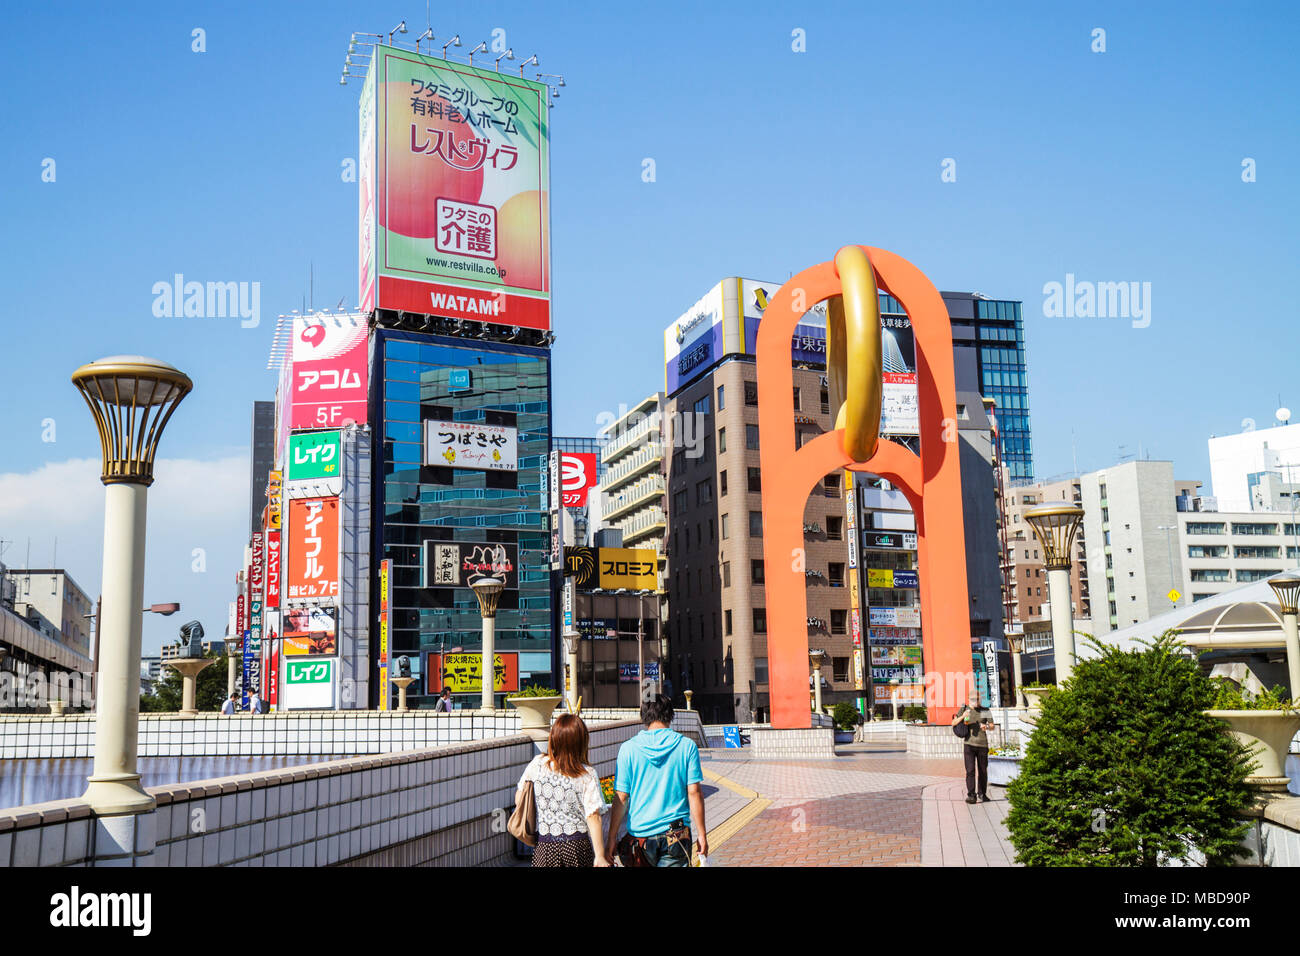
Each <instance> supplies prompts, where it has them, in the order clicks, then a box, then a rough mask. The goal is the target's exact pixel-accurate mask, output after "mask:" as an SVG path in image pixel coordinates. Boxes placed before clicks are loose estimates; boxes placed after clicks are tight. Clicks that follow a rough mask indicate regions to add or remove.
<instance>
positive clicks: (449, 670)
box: [426, 652, 519, 694]
mask: <svg viewBox="0 0 1300 956" xmlns="http://www.w3.org/2000/svg"><path fill="white" fill-rule="evenodd" d="M493 665H494V669H493V683H492V686H493V689H494V690H496V691H498V692H500V691H506V692H510V691H516V690H518V689H519V655H518V654H517V653H511V652H506V653H497V654H494V655H493ZM426 683H427V688H426V689H427V692H428V693H430V694H441V693H442V689H443V688H444V687H449V688H451V692H452V693H453V694H473V693H476V692H478V691H481V690H482V689H483V655H482V654H481V653H479V654H430V655H429V666H428V670H427V677H426Z"/></svg>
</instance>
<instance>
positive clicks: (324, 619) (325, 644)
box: [280, 607, 339, 657]
mask: <svg viewBox="0 0 1300 956" xmlns="http://www.w3.org/2000/svg"><path fill="white" fill-rule="evenodd" d="M280 641H281V645H280V646H281V649H282V650H283V652H284V656H285V657H328V656H333V655H335V654H337V653H338V650H339V646H338V632H337V622H336V618H335V612H334V608H332V607H295V608H287V609H286V610H284V611H283V612H281V615H280Z"/></svg>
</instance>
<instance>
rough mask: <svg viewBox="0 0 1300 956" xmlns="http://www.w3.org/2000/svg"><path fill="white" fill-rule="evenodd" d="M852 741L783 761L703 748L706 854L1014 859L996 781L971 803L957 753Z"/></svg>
mask: <svg viewBox="0 0 1300 956" xmlns="http://www.w3.org/2000/svg"><path fill="white" fill-rule="evenodd" d="M855 750H856V752H853V753H849V754H846V755H843V756H840V757H837V758H836V759H835V760H789V761H785V760H753V759H745V758H744V757H741V756H739V755H738V754H737V753H736V752H735V751H731V752H730V753H728V754H727V755H726V758H725V759H716V758H715V757H714V756H713V754H712V753H710V752H709V751H703V752H702V755H703V756H704V758H705V759H704V767H705V770H706V776H708V777H709V778H710V780H709V782H708V783H707V785H706V795H705V811H706V814H707V817H708V823H709V832H710V836H711V839H712V840H714V843H715V845H714V847H713V849H712V853H711V855H710V858H709V863H710V864H711V865H714V866H1009V865H1013V863H1012V861H1013V856H1014V854H1013V851H1012V850H1011V847H1010V846H1009V845H1008V843H1007V838H1006V829H1005V826H1004V825H1003V819H1004V817H1005V816H1006V811H1007V804H1006V799H1005V795H1004V794H1003V792H1002V791H1001V790H1000V789H999V788H993V789H992V791H991V795H993V797H994V801H993V802H990V803H987V804H976V805H970V804H967V803H966V802H965V796H966V794H965V784H964V782H963V778H964V775H965V774H964V770H963V768H962V764H961V761H959V760H933V759H922V758H918V757H909V756H908V755H907V754H905V753H903V752H901V751H899V750H898V749H897V748H896V746H895V747H879V746H866V747H862V748H855ZM732 788H735V789H734V790H733V789H732ZM736 791H740V792H742V793H753V794H755V795H756V797H757V798H761V799H763V800H765V801H770V802H769V803H767V804H766V805H764V804H762V803H760V802H758V801H757V800H750V799H746V798H742V797H741V793H738V792H736ZM747 808H748V809H747ZM755 811H757V812H755ZM738 823H739V829H738V830H737V829H736V826H737V824H738ZM714 834H718V835H719V836H720V837H721V839H720V840H719V839H718V838H717V837H715V836H714Z"/></svg>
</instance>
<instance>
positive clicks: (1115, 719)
mask: <svg viewBox="0 0 1300 956" xmlns="http://www.w3.org/2000/svg"><path fill="white" fill-rule="evenodd" d="M1175 633H1176V632H1174V631H1166V632H1165V633H1164V634H1162V635H1161V636H1160V637H1159V638H1156V639H1155V640H1154V641H1151V642H1148V643H1147V649H1146V650H1142V651H1138V650H1134V651H1121V650H1119V649H1118V648H1115V647H1112V646H1107V645H1101V644H1097V643H1095V642H1089V643H1091V645H1092V647H1094V648H1095V649H1096V650H1097V652H1098V654H1099V656H1098V657H1096V658H1093V659H1090V660H1081V661H1079V662H1078V664H1077V665H1076V666H1075V669H1074V675H1073V677H1071V678H1070V679H1069V680H1068V681H1066V682H1065V685H1064V687H1062V688H1059V689H1058V690H1057V691H1056V693H1054V694H1052V695H1050V696H1049V697H1048V698H1047V699H1046V700H1045V701H1044V703H1043V709H1042V713H1041V715H1040V716H1039V718H1038V724H1037V728H1036V729H1035V730H1034V733H1033V736H1032V737H1030V739H1029V746H1028V748H1027V750H1026V754H1025V760H1024V763H1023V764H1022V765H1021V769H1020V775H1019V776H1018V777H1017V778H1016V779H1015V780H1014V781H1012V783H1011V786H1010V787H1009V788H1008V791H1007V795H1008V797H1009V799H1010V801H1011V812H1010V813H1009V814H1008V815H1007V828H1008V830H1009V831H1010V835H1011V842H1012V844H1013V845H1014V846H1015V848H1016V859H1017V860H1018V861H1019V862H1021V863H1025V864H1027V865H1030V866H1148V867H1149V866H1157V865H1160V864H1162V863H1165V862H1167V861H1170V860H1175V859H1178V860H1189V857H1191V854H1192V851H1193V850H1195V851H1199V852H1200V853H1201V854H1203V855H1204V858H1205V862H1206V864H1207V865H1224V864H1231V863H1232V862H1234V860H1235V859H1236V858H1237V857H1239V856H1246V855H1247V853H1246V851H1244V850H1243V849H1242V848H1241V840H1242V837H1243V836H1244V834H1245V832H1246V829H1247V827H1248V823H1247V822H1246V821H1245V820H1243V819H1241V817H1240V813H1241V811H1243V810H1244V809H1245V808H1246V807H1247V806H1248V805H1249V803H1250V800H1251V797H1250V793H1249V791H1248V790H1247V788H1246V786H1245V783H1244V780H1245V778H1246V776H1247V775H1248V774H1249V772H1250V766H1251V758H1250V754H1249V751H1247V750H1246V749H1245V748H1244V747H1242V746H1241V745H1240V744H1239V743H1238V742H1237V739H1236V738H1235V737H1233V736H1232V734H1231V733H1230V732H1229V730H1228V727H1227V725H1226V724H1224V723H1223V722H1222V721H1220V720H1217V719H1216V718H1213V717H1207V716H1205V714H1204V713H1202V711H1204V710H1207V709H1210V708H1212V707H1213V706H1214V703H1215V698H1216V694H1217V691H1218V689H1217V687H1216V686H1215V685H1214V683H1213V682H1211V681H1210V680H1209V679H1208V678H1207V677H1205V676H1204V675H1203V674H1202V673H1201V670H1200V667H1199V666H1198V665H1197V663H1196V662H1195V661H1194V660H1192V659H1190V658H1188V657H1187V656H1186V654H1185V653H1183V652H1182V649H1181V647H1180V646H1179V645H1178V644H1177V643H1176V641H1175V636H1174V635H1175Z"/></svg>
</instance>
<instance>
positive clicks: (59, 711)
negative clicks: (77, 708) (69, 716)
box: [50, 700, 67, 717]
mask: <svg viewBox="0 0 1300 956" xmlns="http://www.w3.org/2000/svg"><path fill="white" fill-rule="evenodd" d="M65 707H67V705H66V704H65V703H64V702H63V701H61V700H52V701H50V714H51V715H53V716H55V717H62V716H63V713H64V708H65Z"/></svg>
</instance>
